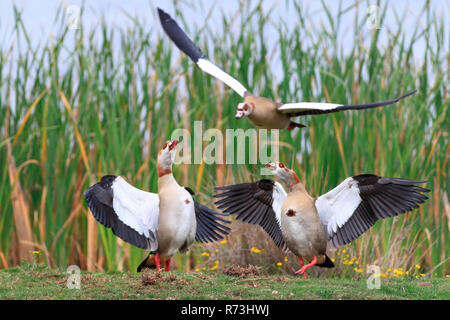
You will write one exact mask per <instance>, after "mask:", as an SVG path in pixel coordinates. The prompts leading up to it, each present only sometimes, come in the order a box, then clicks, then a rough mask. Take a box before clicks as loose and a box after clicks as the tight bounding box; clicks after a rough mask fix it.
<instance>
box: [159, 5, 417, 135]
mask: <svg viewBox="0 0 450 320" xmlns="http://www.w3.org/2000/svg"><path fill="white" fill-rule="evenodd" d="M158 15H159V20H160V22H161V25H162V27H163V29H164V31H165V32H166V33H167V35H168V36H169V38H170V39H171V40H172V41H173V42H174V43H175V45H176V46H177V47H178V48H179V49H180V50H181V51H183V52H184V53H185V54H186V55H187V56H189V57H190V58H191V59H192V60H193V61H194V62H195V64H197V66H198V67H199V68H200V69H201V70H203V71H204V72H206V73H208V74H210V75H212V76H213V77H215V78H217V79H219V80H221V81H222V82H224V83H225V84H226V85H227V86H229V87H230V88H231V89H233V90H234V91H235V92H236V93H237V94H239V95H240V96H241V97H242V98H244V101H243V102H241V103H239V104H238V106H237V111H236V115H235V117H236V118H237V119H239V118H242V117H247V118H248V120H249V121H250V122H251V123H252V124H253V125H254V126H256V127H257V128H266V129H288V130H292V129H294V128H296V127H304V125H302V124H299V123H296V122H294V121H291V118H293V117H298V116H305V115H316V114H324V113H332V112H338V111H343V110H361V109H370V108H375V107H382V106H386V105H389V104H393V103H396V102H398V101H399V100H401V99H403V98H406V97H408V96H410V95H412V94H413V93H415V92H416V91H417V90H412V91H409V92H407V93H406V94H404V95H402V96H400V97H398V98H395V99H391V100H387V101H380V102H373V103H366V104H350V105H344V104H337V103H319V102H298V103H278V102H274V101H272V100H271V99H268V98H264V97H259V96H257V95H253V94H251V93H250V92H249V90H247V88H246V87H245V86H244V85H242V83H240V82H239V81H238V80H236V79H235V78H233V77H232V76H230V75H229V74H228V73H226V72H225V71H223V70H222V69H221V68H219V67H218V66H217V65H215V64H214V63H213V62H211V61H210V60H209V59H208V58H207V57H206V56H205V54H204V53H203V52H202V51H201V50H200V49H199V48H198V47H197V46H196V45H195V44H194V43H193V42H192V40H191V39H190V38H189V37H188V36H187V35H186V33H185V32H184V31H183V30H182V29H181V28H180V27H179V26H178V24H177V23H176V21H175V20H173V19H172V18H171V17H170V15H169V14H167V13H166V12H164V11H163V10H161V9H160V8H158Z"/></svg>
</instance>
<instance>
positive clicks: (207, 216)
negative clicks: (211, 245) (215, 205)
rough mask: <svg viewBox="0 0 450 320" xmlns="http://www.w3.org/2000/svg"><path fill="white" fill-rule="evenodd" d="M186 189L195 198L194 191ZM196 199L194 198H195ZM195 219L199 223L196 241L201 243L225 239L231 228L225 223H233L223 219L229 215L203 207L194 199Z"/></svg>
mask: <svg viewBox="0 0 450 320" xmlns="http://www.w3.org/2000/svg"><path fill="white" fill-rule="evenodd" d="M185 189H186V190H187V191H188V192H189V193H190V194H191V195H192V198H193V196H194V195H195V193H194V191H192V189H191V188H189V187H185ZM193 199H194V198H193ZM194 209H195V218H196V221H197V230H196V233H195V240H196V241H200V242H213V241H217V240H221V239H223V236H226V235H227V234H228V233H229V232H230V230H231V229H230V228H228V227H227V226H225V225H224V224H223V223H231V222H230V221H228V220H225V219H223V218H221V216H222V217H223V216H227V214H223V213H219V212H216V211H214V210H211V209H209V208H208V207H206V206H204V205H202V204H201V203H200V202H198V201H196V200H195V199H194Z"/></svg>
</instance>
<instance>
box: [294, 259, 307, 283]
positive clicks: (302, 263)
mask: <svg viewBox="0 0 450 320" xmlns="http://www.w3.org/2000/svg"><path fill="white" fill-rule="evenodd" d="M298 262H300V267H303V266H304V265H305V262H304V261H303V258H302V257H298ZM297 272H300V270H299V271H297ZM297 272H296V273H295V275H297ZM303 278H305V279H308V275H307V274H306V273H303Z"/></svg>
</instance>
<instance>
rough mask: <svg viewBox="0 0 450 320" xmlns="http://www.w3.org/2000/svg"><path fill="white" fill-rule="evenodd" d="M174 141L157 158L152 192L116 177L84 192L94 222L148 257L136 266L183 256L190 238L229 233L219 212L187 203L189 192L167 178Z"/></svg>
mask: <svg viewBox="0 0 450 320" xmlns="http://www.w3.org/2000/svg"><path fill="white" fill-rule="evenodd" d="M176 146H177V141H176V140H174V141H168V142H166V144H165V145H164V147H163V148H162V149H161V151H160V152H159V154H158V160H157V169H158V193H151V192H145V191H142V190H139V189H137V188H135V187H133V186H132V185H130V184H129V183H127V182H126V181H125V179H123V178H122V177H117V176H112V175H107V176H104V177H102V178H101V181H100V182H98V183H97V184H95V185H93V186H91V187H90V188H89V189H88V190H87V191H86V192H85V193H84V195H85V198H86V202H87V204H88V206H89V208H90V209H91V212H92V214H93V215H94V217H95V219H96V220H97V221H98V222H100V223H101V224H102V225H104V226H105V227H107V228H110V229H112V232H113V233H114V234H115V235H116V236H118V237H119V238H121V239H122V240H124V241H126V242H128V243H130V244H132V245H134V246H136V247H139V248H142V249H146V250H150V254H149V256H148V257H147V258H146V259H145V260H144V261H143V262H142V263H141V264H140V265H139V267H138V272H139V271H141V270H142V269H143V268H145V267H156V269H157V270H158V271H159V270H160V265H161V264H162V263H164V264H165V270H166V271H169V270H170V259H171V257H172V256H173V255H174V254H175V253H176V252H177V251H180V252H182V253H183V252H185V251H186V250H188V249H189V247H190V246H191V245H192V244H193V242H194V240H197V241H200V242H211V241H216V240H220V239H223V237H224V236H225V235H227V234H228V233H229V231H230V228H229V227H227V226H226V224H227V223H230V222H229V221H227V220H225V219H224V218H223V216H224V214H222V213H218V212H215V211H213V210H211V209H209V208H207V207H205V206H204V205H202V204H200V203H199V202H197V201H196V200H195V199H193V197H192V196H193V195H194V194H193V192H192V190H191V189H189V188H183V187H181V186H180V185H179V184H178V183H177V181H176V180H175V178H174V177H173V175H172V163H173V161H174V157H175V151H176V149H175V148H176Z"/></svg>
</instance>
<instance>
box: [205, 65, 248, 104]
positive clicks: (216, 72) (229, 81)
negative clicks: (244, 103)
mask: <svg viewBox="0 0 450 320" xmlns="http://www.w3.org/2000/svg"><path fill="white" fill-rule="evenodd" d="M197 65H198V66H199V68H200V69H202V70H203V71H205V72H206V73H209V74H210V75H212V76H213V77H216V78H217V79H219V80H221V81H223V82H224V83H225V84H226V85H227V86H229V87H230V88H231V89H233V90H234V91H236V92H237V93H238V94H239V95H240V96H241V97H244V93H245V92H246V91H247V89H246V88H245V87H244V86H243V85H242V84H241V83H240V82H239V81H237V80H236V79H235V78H233V77H232V76H230V75H229V74H228V73H226V72H225V71H223V70H222V69H220V68H219V67H218V66H216V65H215V64H214V63H212V62H211V61H209V60H208V59H203V58H200V59H198V61H197Z"/></svg>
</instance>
